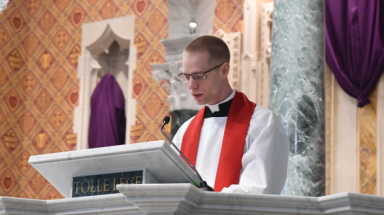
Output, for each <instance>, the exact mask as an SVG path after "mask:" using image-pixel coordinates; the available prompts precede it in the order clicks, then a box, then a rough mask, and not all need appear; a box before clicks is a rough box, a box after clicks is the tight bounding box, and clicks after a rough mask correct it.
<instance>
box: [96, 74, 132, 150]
mask: <svg viewBox="0 0 384 215" xmlns="http://www.w3.org/2000/svg"><path fill="white" fill-rule="evenodd" d="M125 126H126V118H125V112H124V94H123V91H121V88H120V86H119V84H118V83H117V81H116V79H115V77H113V75H111V74H106V75H104V76H103V78H102V79H101V81H100V82H99V84H98V85H97V87H96V89H95V91H93V94H92V98H91V119H90V122H89V136H88V141H89V148H97V147H104V146H114V145H120V144H124V143H125Z"/></svg>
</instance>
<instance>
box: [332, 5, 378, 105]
mask: <svg viewBox="0 0 384 215" xmlns="http://www.w3.org/2000/svg"><path fill="white" fill-rule="evenodd" d="M325 4H326V11H325V14H326V59H327V63H328V66H329V68H330V69H331V70H332V72H333V73H334V75H335V78H336V80H337V82H338V83H339V85H340V87H341V88H342V89H343V90H344V91H345V92H346V93H348V94H349V95H350V96H352V97H354V98H357V99H358V101H359V103H358V106H359V107H363V106H364V105H366V104H369V103H370V102H371V101H370V100H369V99H368V97H367V96H368V94H369V93H370V92H371V91H372V90H373V89H374V88H375V86H376V83H377V82H378V81H379V78H380V76H381V74H382V73H383V72H384V45H383V43H384V1H383V0H326V1H325Z"/></svg>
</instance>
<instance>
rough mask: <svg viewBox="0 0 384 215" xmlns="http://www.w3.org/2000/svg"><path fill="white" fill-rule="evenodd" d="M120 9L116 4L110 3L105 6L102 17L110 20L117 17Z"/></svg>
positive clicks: (101, 13) (101, 12)
mask: <svg viewBox="0 0 384 215" xmlns="http://www.w3.org/2000/svg"><path fill="white" fill-rule="evenodd" d="M118 9H119V8H118V7H117V6H116V4H115V3H113V2H111V1H108V2H107V3H106V4H104V7H103V8H102V9H101V11H100V15H101V16H102V17H103V18H104V19H110V18H113V17H114V16H115V15H116V13H117V10H118Z"/></svg>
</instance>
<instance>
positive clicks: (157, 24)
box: [147, 9, 167, 36]
mask: <svg viewBox="0 0 384 215" xmlns="http://www.w3.org/2000/svg"><path fill="white" fill-rule="evenodd" d="M166 22H167V18H166V17H165V16H164V15H163V14H162V13H161V12H160V11H159V10H158V9H156V10H155V12H153V14H152V16H151V17H150V18H149V20H148V21H147V26H148V28H149V30H151V32H152V33H153V34H154V35H155V36H157V35H158V34H159V32H160V30H161V29H163V27H164V26H165V24H166Z"/></svg>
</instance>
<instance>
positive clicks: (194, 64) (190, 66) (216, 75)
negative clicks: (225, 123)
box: [183, 53, 226, 105]
mask: <svg viewBox="0 0 384 215" xmlns="http://www.w3.org/2000/svg"><path fill="white" fill-rule="evenodd" d="M208 59H209V57H208V54H207V53H184V56H183V70H184V71H183V73H184V74H193V73H203V72H206V71H208V70H210V69H212V68H213V67H215V66H217V65H211V64H209V62H208ZM215 63H217V64H218V65H219V64H220V63H222V62H215ZM215 63H212V64H215ZM223 76H224V74H223V72H222V67H219V68H217V69H214V70H212V71H210V72H208V73H206V74H205V79H203V80H200V81H196V80H193V78H192V77H190V79H189V81H188V83H187V84H188V89H189V91H190V93H191V94H192V96H193V98H194V99H195V100H196V102H197V104H199V105H205V104H209V105H212V104H217V103H219V102H221V101H220V95H221V91H222V88H223V79H224V78H226V77H223Z"/></svg>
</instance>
